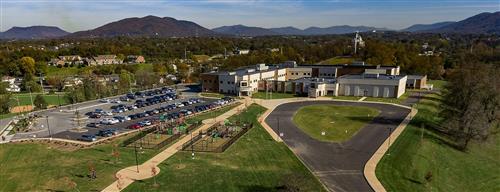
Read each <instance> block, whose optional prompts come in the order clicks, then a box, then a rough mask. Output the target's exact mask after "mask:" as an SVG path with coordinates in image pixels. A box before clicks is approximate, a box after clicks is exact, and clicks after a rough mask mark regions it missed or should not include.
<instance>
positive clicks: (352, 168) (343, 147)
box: [265, 101, 410, 191]
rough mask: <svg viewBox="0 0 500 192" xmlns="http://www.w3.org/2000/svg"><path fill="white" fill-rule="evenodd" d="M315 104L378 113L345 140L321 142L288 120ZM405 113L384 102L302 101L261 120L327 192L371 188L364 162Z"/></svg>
mask: <svg viewBox="0 0 500 192" xmlns="http://www.w3.org/2000/svg"><path fill="white" fill-rule="evenodd" d="M318 104H320V105H324V104H333V105H341V106H367V107H373V108H376V109H378V110H380V114H379V115H378V116H377V117H375V118H374V119H373V120H372V122H370V123H369V124H367V125H365V127H363V128H362V129H361V130H360V131H359V132H358V133H357V134H355V135H354V136H353V138H351V139H350V140H349V141H346V142H343V143H333V142H322V141H317V140H315V139H313V138H311V137H310V136H309V135H307V134H305V133H304V132H303V131H302V130H300V129H299V128H297V126H295V124H294V123H293V121H292V118H293V115H294V113H295V112H296V111H297V110H298V109H299V108H301V107H303V106H307V105H318ZM408 113H410V109H406V108H402V107H397V106H393V105H386V104H373V103H354V102H342V101H304V102H295V103H287V104H283V105H280V106H278V107H276V109H275V110H274V111H273V112H272V113H271V114H270V115H269V116H268V117H267V118H266V120H265V121H266V123H267V124H268V125H269V126H271V128H272V129H273V130H274V131H275V132H276V133H278V135H280V133H281V134H282V139H283V141H284V142H285V143H286V144H287V145H288V146H289V147H290V149H291V150H292V151H293V152H294V153H295V154H296V155H297V156H298V157H299V158H300V159H302V161H303V162H304V163H305V164H306V166H308V167H309V168H310V169H311V170H312V171H313V173H314V174H315V175H316V176H317V177H318V178H319V179H320V180H321V181H322V182H323V183H324V184H325V186H326V187H327V188H328V189H329V190H330V191H373V190H372V188H371V187H370V186H369V184H368V182H367V181H366V179H365V177H364V175H363V170H364V165H365V164H366V162H367V161H368V160H369V159H370V157H371V156H372V155H373V153H375V151H376V150H377V149H378V148H379V146H380V145H381V144H382V143H383V142H384V140H385V139H386V138H387V137H388V136H389V134H390V133H391V132H392V131H393V130H394V129H395V128H396V127H397V126H398V125H399V124H400V123H401V122H402V121H403V119H404V118H405V117H406V116H407V115H408Z"/></svg>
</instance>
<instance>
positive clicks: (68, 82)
mask: <svg viewBox="0 0 500 192" xmlns="http://www.w3.org/2000/svg"><path fill="white" fill-rule="evenodd" d="M81 84H83V81H82V79H81V78H79V77H66V78H65V79H64V88H66V87H73V86H77V85H81Z"/></svg>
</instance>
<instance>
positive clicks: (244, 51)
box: [233, 49, 250, 55]
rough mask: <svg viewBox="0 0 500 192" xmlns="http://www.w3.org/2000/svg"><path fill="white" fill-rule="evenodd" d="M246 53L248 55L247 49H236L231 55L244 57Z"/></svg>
mask: <svg viewBox="0 0 500 192" xmlns="http://www.w3.org/2000/svg"><path fill="white" fill-rule="evenodd" d="M248 53H250V50H248V49H236V50H234V51H233V54H235V55H246V54H248Z"/></svg>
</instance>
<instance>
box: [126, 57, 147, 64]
mask: <svg viewBox="0 0 500 192" xmlns="http://www.w3.org/2000/svg"><path fill="white" fill-rule="evenodd" d="M127 63H146V60H145V59H144V57H143V56H142V55H129V56H127Z"/></svg>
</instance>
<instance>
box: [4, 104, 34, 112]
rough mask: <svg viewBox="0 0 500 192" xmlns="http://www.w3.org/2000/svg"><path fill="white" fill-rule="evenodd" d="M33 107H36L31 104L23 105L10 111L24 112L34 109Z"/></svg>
mask: <svg viewBox="0 0 500 192" xmlns="http://www.w3.org/2000/svg"><path fill="white" fill-rule="evenodd" d="M33 109H34V107H33V106H31V105H22V106H16V107H12V108H11V109H10V112H11V113H22V112H29V111H33Z"/></svg>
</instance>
